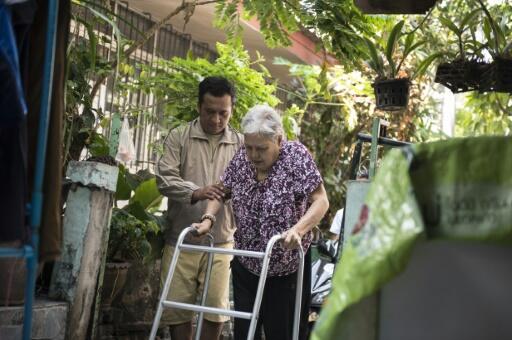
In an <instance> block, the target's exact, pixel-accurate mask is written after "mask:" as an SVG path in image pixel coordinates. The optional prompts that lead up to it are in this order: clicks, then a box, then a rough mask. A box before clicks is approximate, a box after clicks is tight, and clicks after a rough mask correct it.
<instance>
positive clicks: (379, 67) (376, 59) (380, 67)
mask: <svg viewBox="0 0 512 340" xmlns="http://www.w3.org/2000/svg"><path fill="white" fill-rule="evenodd" d="M364 41H365V43H366V46H367V49H368V56H369V57H370V59H371V61H372V63H369V65H372V66H373V70H374V71H375V72H376V73H377V74H378V75H379V76H380V77H384V75H385V72H384V62H383V61H382V57H381V56H380V55H379V52H378V51H377V47H376V46H375V44H374V43H373V42H372V41H371V40H370V39H368V38H364Z"/></svg>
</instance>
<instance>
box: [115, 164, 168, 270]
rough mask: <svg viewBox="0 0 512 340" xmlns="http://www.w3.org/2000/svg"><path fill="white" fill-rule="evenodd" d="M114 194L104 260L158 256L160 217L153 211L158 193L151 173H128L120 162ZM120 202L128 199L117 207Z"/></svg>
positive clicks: (155, 210) (155, 207)
mask: <svg viewBox="0 0 512 340" xmlns="http://www.w3.org/2000/svg"><path fill="white" fill-rule="evenodd" d="M115 197H116V207H115V208H114V209H113V211H112V219H111V223H110V236H109V244H108V250H107V261H109V262H112V261H115V260H141V261H149V260H150V259H152V258H155V257H158V256H159V249H160V247H161V239H160V237H159V236H160V231H161V229H162V225H163V217H162V216H161V215H157V214H156V213H157V212H158V208H159V207H160V204H161V202H162V195H161V194H160V192H159V191H158V188H157V185H156V179H155V176H154V175H152V174H151V173H149V172H148V171H147V170H141V171H139V172H137V174H131V173H129V172H128V170H126V169H125V168H124V167H123V166H122V165H120V166H119V176H118V182H117V190H116V196H115ZM120 201H128V204H126V205H125V206H123V207H122V208H119V207H118V205H119V202H120Z"/></svg>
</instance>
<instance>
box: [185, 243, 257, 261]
mask: <svg viewBox="0 0 512 340" xmlns="http://www.w3.org/2000/svg"><path fill="white" fill-rule="evenodd" d="M180 249H181V250H182V251H193V252H206V253H215V254H226V255H235V256H246V257H255V258H260V259H262V258H264V257H265V253H263V252H258V251H250V250H239V249H224V248H210V247H205V246H194V245H190V244H184V245H181V246H180Z"/></svg>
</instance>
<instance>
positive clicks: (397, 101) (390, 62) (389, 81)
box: [364, 20, 440, 111]
mask: <svg viewBox="0 0 512 340" xmlns="http://www.w3.org/2000/svg"><path fill="white" fill-rule="evenodd" d="M403 26H404V21H403V20H402V21H399V22H398V23H397V24H396V25H395V26H394V27H393V29H392V30H391V32H390V34H389V37H388V39H387V43H386V46H385V47H382V46H381V45H380V44H379V43H376V42H373V41H371V40H370V39H368V38H364V40H365V42H366V46H367V51H368V57H369V60H368V61H367V65H368V66H369V67H370V68H371V69H372V70H373V71H374V72H375V73H376V74H377V78H376V79H375V82H374V83H373V84H372V86H373V88H374V92H375V98H376V106H377V108H379V109H382V110H386V111H396V110H401V109H404V108H405V107H407V103H408V101H409V87H410V84H411V79H413V78H415V77H416V76H418V75H420V74H423V73H425V71H426V70H427V68H428V66H429V65H430V64H431V63H432V62H433V61H434V60H435V59H436V58H438V57H439V56H440V54H434V55H431V56H428V57H427V58H426V59H424V60H423V61H422V62H421V63H420V64H419V65H418V67H417V69H416V71H415V72H414V74H412V75H411V76H407V75H406V74H405V73H404V72H401V71H402V70H401V69H402V66H403V64H404V62H405V60H406V59H407V57H408V56H409V55H410V54H411V53H412V52H413V51H414V50H416V49H418V48H419V47H420V46H422V45H423V44H425V41H418V42H415V41H414V33H413V32H411V33H409V34H403V33H402V29H403ZM403 36H405V41H404V44H403V49H402V51H401V53H398V52H397V46H398V43H399V41H400V40H401V39H402V37H403Z"/></svg>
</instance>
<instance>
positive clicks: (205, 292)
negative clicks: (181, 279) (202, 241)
mask: <svg viewBox="0 0 512 340" xmlns="http://www.w3.org/2000/svg"><path fill="white" fill-rule="evenodd" d="M207 235H208V239H209V242H210V247H213V236H212V235H211V234H207ZM212 263H213V253H208V265H207V267H206V274H205V278H204V287H203V294H202V297H201V306H204V305H206V296H207V295H208V285H209V284H210V276H211V272H212ZM203 317H204V312H199V315H198V317H197V327H196V336H195V340H199V339H200V338H201V329H202V328H203Z"/></svg>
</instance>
